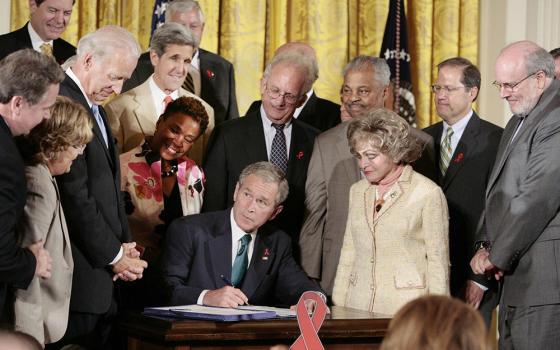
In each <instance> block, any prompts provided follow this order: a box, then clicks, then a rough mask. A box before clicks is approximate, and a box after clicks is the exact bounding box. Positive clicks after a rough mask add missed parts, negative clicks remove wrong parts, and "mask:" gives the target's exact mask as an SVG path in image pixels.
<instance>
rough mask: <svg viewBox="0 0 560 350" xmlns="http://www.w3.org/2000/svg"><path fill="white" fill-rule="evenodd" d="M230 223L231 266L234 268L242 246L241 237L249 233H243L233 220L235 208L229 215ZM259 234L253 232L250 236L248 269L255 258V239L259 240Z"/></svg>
mask: <svg viewBox="0 0 560 350" xmlns="http://www.w3.org/2000/svg"><path fill="white" fill-rule="evenodd" d="M229 221H230V222H231V266H232V267H233V262H234V261H235V257H236V256H237V251H238V250H239V248H240V246H241V242H240V241H239V240H240V239H241V237H243V236H245V235H246V234H247V233H248V232H245V231H243V230H242V229H241V228H240V227H239V226H237V223H236V222H235V219H234V218H233V208H232V209H231V212H230V214H229ZM257 232H258V230H256V231H253V232H250V233H249V234H250V235H251V242H249V247H248V250H247V257H248V258H249V261H248V264H247V267H248V266H249V264H251V257H252V256H253V248H254V247H255V239H256V238H257Z"/></svg>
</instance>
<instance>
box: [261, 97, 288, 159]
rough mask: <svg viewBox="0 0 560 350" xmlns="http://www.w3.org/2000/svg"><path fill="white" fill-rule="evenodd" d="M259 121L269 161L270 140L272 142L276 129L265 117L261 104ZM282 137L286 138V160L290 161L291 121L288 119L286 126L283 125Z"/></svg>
mask: <svg viewBox="0 0 560 350" xmlns="http://www.w3.org/2000/svg"><path fill="white" fill-rule="evenodd" d="M261 120H262V126H263V130H264V141H265V143H266V154H267V155H268V156H269V157H268V159H270V150H271V148H272V140H274V135H276V129H275V128H274V127H273V126H272V122H271V121H270V119H268V117H267V116H266V112H265V110H264V107H263V105H262V103H261ZM283 131H284V136H285V137H286V154H287V157H288V160H289V159H290V142H291V141H292V120H291V119H290V120H289V121H288V122H287V123H286V124H284V129H283Z"/></svg>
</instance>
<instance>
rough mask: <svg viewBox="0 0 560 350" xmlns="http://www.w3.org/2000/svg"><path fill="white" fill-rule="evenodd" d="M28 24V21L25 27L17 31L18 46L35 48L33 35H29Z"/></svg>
mask: <svg viewBox="0 0 560 350" xmlns="http://www.w3.org/2000/svg"><path fill="white" fill-rule="evenodd" d="M28 24H29V22H27V23H26V24H25V25H24V26H23V27H21V28H20V29H18V30H17V31H16V33H15V36H16V38H17V41H18V48H20V49H23V48H30V49H32V48H33V44H32V43H31V37H30V36H29V31H28V30H27V25H28Z"/></svg>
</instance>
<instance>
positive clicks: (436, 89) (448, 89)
mask: <svg viewBox="0 0 560 350" xmlns="http://www.w3.org/2000/svg"><path fill="white" fill-rule="evenodd" d="M465 88H466V87H465V86H447V85H444V86H441V85H437V84H434V85H432V92H433V93H434V94H437V93H440V92H442V91H444V92H446V93H447V94H450V93H453V92H455V91H458V90H461V89H465Z"/></svg>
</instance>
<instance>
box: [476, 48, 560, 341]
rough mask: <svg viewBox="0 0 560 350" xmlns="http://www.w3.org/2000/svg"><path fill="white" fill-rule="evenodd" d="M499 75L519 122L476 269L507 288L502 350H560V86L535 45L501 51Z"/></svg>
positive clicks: (501, 159)
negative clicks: (559, 181)
mask: <svg viewBox="0 0 560 350" xmlns="http://www.w3.org/2000/svg"><path fill="white" fill-rule="evenodd" d="M495 75H496V80H495V81H494V83H493V84H494V86H496V88H497V89H498V91H499V94H500V97H501V98H503V99H504V100H506V101H507V102H508V104H509V107H510V110H511V112H512V113H513V117H512V118H511V119H510V120H509V122H508V124H507V125H506V128H505V130H504V133H503V136H502V140H501V142H500V146H499V148H498V153H497V155H496V162H495V163H494V168H493V170H492V172H491V174H490V178H489V180H488V183H487V185H486V198H485V208H484V212H483V214H482V217H481V220H480V222H481V225H480V227H479V232H478V237H477V242H476V246H475V247H476V249H477V250H476V253H475V255H474V257H473V258H472V260H471V263H470V265H471V268H472V270H473V272H474V273H475V274H477V275H483V276H485V277H487V278H495V279H496V280H499V281H500V283H501V297H500V314H499V321H498V327H499V332H500V341H499V346H500V349H560V333H559V332H558V329H560V291H559V288H558V286H559V285H560V274H559V273H558V271H559V270H560V254H559V250H560V186H558V178H559V177H560V162H558V159H560V81H558V80H556V79H554V60H553V59H552V56H551V55H550V54H549V53H548V52H546V50H544V49H543V48H541V47H539V46H538V45H537V44H535V43H533V42H531V41H519V42H515V43H513V44H510V45H508V46H506V47H505V48H504V49H502V51H501V52H500V54H499V55H498V58H497V59H496V65H495Z"/></svg>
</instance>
